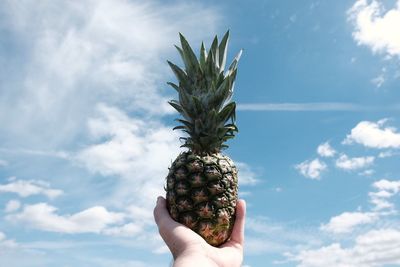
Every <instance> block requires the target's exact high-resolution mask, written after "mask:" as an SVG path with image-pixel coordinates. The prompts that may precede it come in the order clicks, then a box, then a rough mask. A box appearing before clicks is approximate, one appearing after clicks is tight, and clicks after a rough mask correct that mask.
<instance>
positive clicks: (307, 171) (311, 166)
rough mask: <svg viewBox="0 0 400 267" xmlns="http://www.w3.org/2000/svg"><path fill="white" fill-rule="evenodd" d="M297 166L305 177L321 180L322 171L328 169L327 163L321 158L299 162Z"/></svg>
mask: <svg viewBox="0 0 400 267" xmlns="http://www.w3.org/2000/svg"><path fill="white" fill-rule="evenodd" d="M295 168H296V169H297V170H298V171H299V172H300V173H301V174H302V175H303V176H305V177H307V178H310V179H315V180H319V179H320V178H321V172H323V171H324V170H326V169H327V166H326V164H325V163H324V162H323V161H320V160H319V159H314V160H312V161H309V160H306V161H303V162H302V163H300V164H297V165H296V166H295Z"/></svg>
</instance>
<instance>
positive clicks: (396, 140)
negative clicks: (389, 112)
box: [343, 119, 400, 148]
mask: <svg viewBox="0 0 400 267" xmlns="http://www.w3.org/2000/svg"><path fill="white" fill-rule="evenodd" d="M386 122H387V119H383V120H380V121H378V122H371V121H362V122H360V123H358V124H357V125H356V127H354V128H353V129H352V130H351V133H350V134H349V135H347V137H346V139H345V140H344V141H343V143H344V144H352V143H358V144H362V145H364V146H366V147H372V148H400V133H398V132H397V129H396V128H394V127H385V126H384V125H385V123H386Z"/></svg>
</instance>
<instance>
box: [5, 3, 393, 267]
mask: <svg viewBox="0 0 400 267" xmlns="http://www.w3.org/2000/svg"><path fill="white" fill-rule="evenodd" d="M399 24H400V1H398V0H391V1H389V0H386V1H383V0H382V1H378V0H376V1H371V0H352V1H327V0H326V1H306V0H305V1H246V2H243V1H218V3H215V2H214V1H202V2H199V1H146V2H145V3H143V1H124V0H116V1H106V0H104V1H103V0H102V1H79V2H70V1H40V2H37V1H18V2H16V1H3V2H2V3H1V4H0V34H1V36H2V37H1V38H0V63H1V66H2V68H1V70H0V124H1V127H0V140H1V143H0V255H1V257H0V265H1V266H3V265H4V266H15V267H22V266H29V267H34V266H41V267H43V266H49V267H50V266H63V267H64V266H65V267H66V266H79V267H85V266H100V267H102V266H104V267H114V266H127V267H141V266H168V265H169V263H170V261H171V256H170V255H169V252H168V250H167V248H166V247H165V245H164V244H163V242H162V240H161V238H160V237H159V236H158V232H157V230H156V228H155V225H154V223H153V218H152V209H153V206H154V203H155V199H156V196H158V195H159V194H163V183H164V177H165V175H166V173H167V168H168V165H169V164H170V163H171V161H172V160H173V159H174V158H175V157H176V155H177V154H178V153H179V151H180V149H179V140H178V137H179V133H177V132H173V131H172V127H173V126H174V122H173V119H174V118H175V113H174V111H173V110H172V108H170V107H168V105H167V100H169V99H172V98H174V97H175V96H174V92H173V90H171V89H170V88H168V87H167V86H166V84H165V83H166V81H170V80H173V79H174V77H173V76H172V73H171V72H170V70H169V69H168V66H167V64H166V60H167V59H170V60H172V61H174V62H179V61H178V60H179V59H178V56H177V53H176V50H175V49H174V47H173V44H176V43H178V32H182V33H184V34H185V36H186V37H187V38H188V39H189V41H190V43H192V44H193V46H194V47H196V48H198V47H199V44H200V42H201V41H202V40H204V41H205V42H206V43H207V44H208V45H209V44H210V40H211V39H212V38H213V36H214V35H215V34H218V35H222V34H223V33H224V32H225V31H226V30H227V29H230V30H231V41H230V47H229V54H228V56H229V57H230V58H232V57H233V56H234V55H235V54H236V53H237V52H238V51H239V49H241V48H243V49H244V53H243V56H242V59H241V62H240V66H239V74H238V78H237V82H236V87H235V95H234V99H235V101H236V102H237V103H238V111H237V120H238V121H237V122H238V127H239V134H238V135H237V137H236V138H235V139H234V140H232V141H230V143H229V144H230V148H229V149H228V150H227V151H226V153H227V154H228V155H229V156H231V157H232V158H233V159H234V160H235V162H237V164H238V167H239V170H240V175H239V180H240V195H241V197H242V198H244V199H246V200H247V203H248V216H247V225H246V245H245V261H244V266H246V267H249V266H251V267H255V266H262V267H263V266H275V265H276V266H285V267H286V266H302V267H314V266H315V267H317V266H318V267H324V266H327V267H330V266H347V267H349V266H351V267H355V266H357V267H370V266H396V265H400V249H399V248H400V227H399V220H400V218H399V217H400V216H399V212H398V208H399V205H400V201H399V194H400V176H399V175H400V173H399V167H398V162H399V156H400V130H398V128H399V127H400V121H399V114H400V103H399V97H400V91H399V85H400V30H399V29H400V27H397V25H399Z"/></svg>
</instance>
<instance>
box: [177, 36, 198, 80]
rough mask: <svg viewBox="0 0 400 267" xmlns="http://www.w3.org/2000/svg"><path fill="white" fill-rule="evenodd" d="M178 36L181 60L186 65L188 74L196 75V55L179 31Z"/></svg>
mask: <svg viewBox="0 0 400 267" xmlns="http://www.w3.org/2000/svg"><path fill="white" fill-rule="evenodd" d="M179 37H180V39H181V45H182V53H183V61H184V63H185V66H186V70H187V72H188V74H189V75H191V76H193V77H196V75H197V73H198V71H199V62H198V61H197V57H196V55H195V54H194V52H193V50H192V48H191V47H190V45H189V43H188V41H187V40H186V38H185V37H184V36H183V35H182V34H181V33H179Z"/></svg>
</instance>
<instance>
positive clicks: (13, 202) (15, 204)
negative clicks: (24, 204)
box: [4, 199, 21, 212]
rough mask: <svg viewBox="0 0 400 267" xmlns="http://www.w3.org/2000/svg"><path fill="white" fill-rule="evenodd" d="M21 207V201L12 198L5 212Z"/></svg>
mask: <svg viewBox="0 0 400 267" xmlns="http://www.w3.org/2000/svg"><path fill="white" fill-rule="evenodd" d="M20 207H21V202H19V201H18V200H15V199H13V200H10V201H8V202H7V204H6V207H5V208H4V211H5V212H13V211H16V210H18V209H19V208H20Z"/></svg>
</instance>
